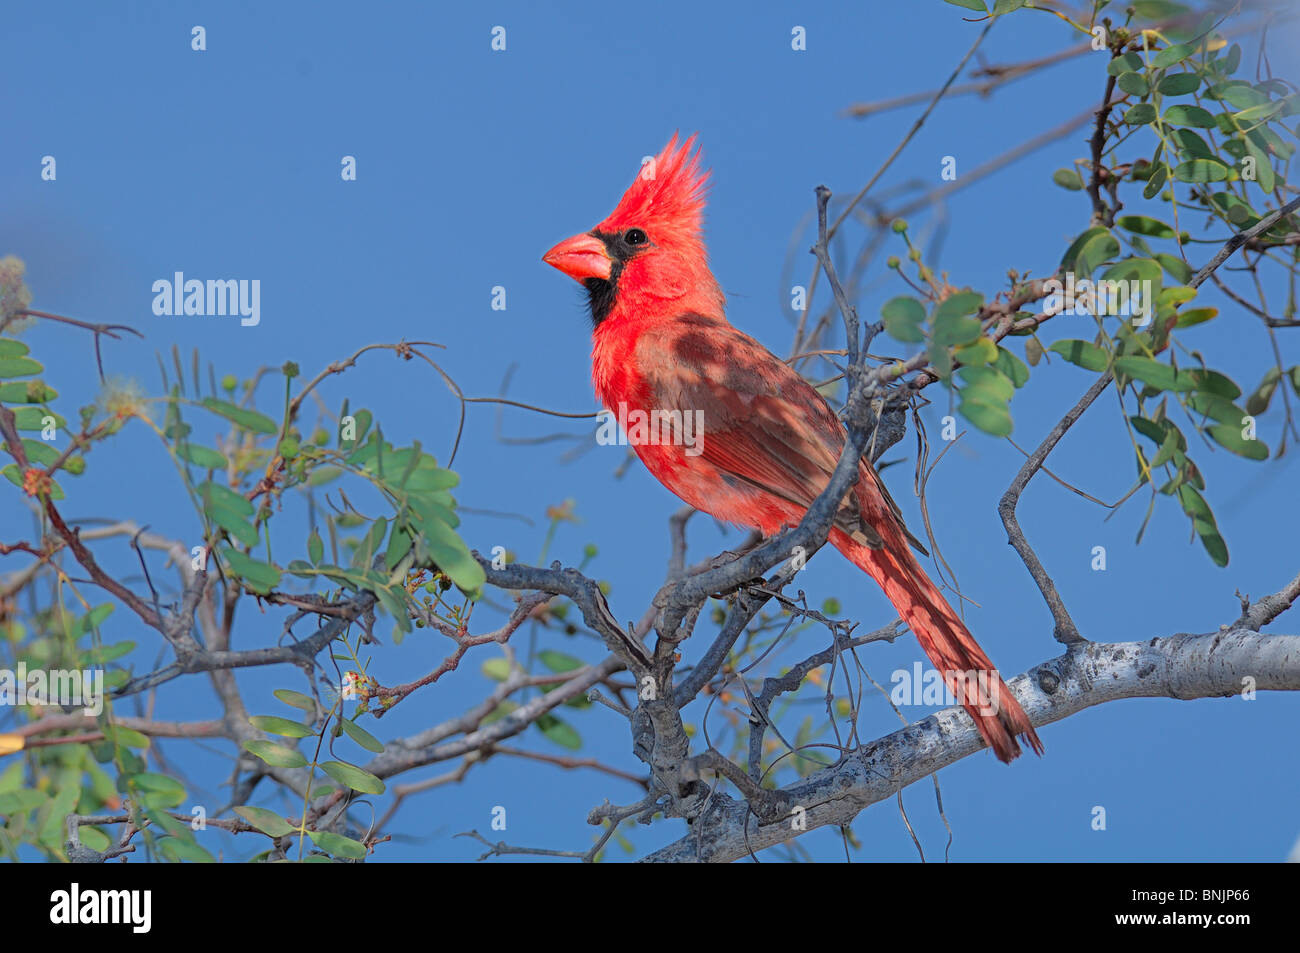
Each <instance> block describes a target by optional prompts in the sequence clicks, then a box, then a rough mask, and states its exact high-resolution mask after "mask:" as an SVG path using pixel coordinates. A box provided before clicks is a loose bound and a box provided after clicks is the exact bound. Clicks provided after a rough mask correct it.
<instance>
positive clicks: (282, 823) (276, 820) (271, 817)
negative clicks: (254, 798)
mask: <svg viewBox="0 0 1300 953" xmlns="http://www.w3.org/2000/svg"><path fill="white" fill-rule="evenodd" d="M233 810H234V812H235V813H236V814H238V815H239V816H240V817H242V818H243V819H244V820H246V821H248V823H250V824H252V825H253V826H254V827H256V828H257V829H258V830H259V831H261V832H262V833H264V834H270V835H271V836H272V837H284V836H285V835H286V834H292V833H294V832H295V831H297V830H298V828H296V827H294V826H293V825H292V824H290V823H289V822H288V821H286V820H285V819H284V818H283V817H281V816H280V815H279V814H277V813H275V811H268V810H267V809H266V808H264V807H250V806H248V805H246V804H241V805H240V806H238V807H235V808H233Z"/></svg>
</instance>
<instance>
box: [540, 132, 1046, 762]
mask: <svg viewBox="0 0 1300 953" xmlns="http://www.w3.org/2000/svg"><path fill="white" fill-rule="evenodd" d="M694 145H695V137H694V136H692V137H691V138H690V139H687V140H686V141H685V142H683V143H681V144H680V145H679V144H678V142H677V137H676V136H675V135H674V136H673V138H672V140H671V141H670V142H669V143H668V145H667V146H666V147H665V148H664V150H663V152H661V153H660V154H659V155H658V156H656V157H655V158H654V160H653V161H652V162H648V163H646V164H645V165H644V166H643V167H642V170H641V172H640V174H639V175H638V176H637V178H636V181H634V182H633V183H632V185H631V186H630V187H629V188H628V190H627V192H625V193H624V195H623V199H622V201H620V202H619V203H618V207H617V208H615V209H614V211H613V213H612V214H611V215H610V216H609V217H608V218H606V219H605V220H604V221H603V222H601V223H600V224H599V225H597V226H596V227H595V228H594V229H592V230H591V231H589V232H584V233H583V234H581V235H575V236H574V237H572V238H570V239H567V240H565V241H563V242H560V244H558V245H556V246H555V247H554V248H552V249H551V250H550V251H548V252H547V253H546V255H545V256H544V257H543V260H544V261H545V262H547V263H548V264H550V265H553V266H554V267H556V268H558V269H559V270H560V271H563V272H564V273H565V274H567V275H570V276H571V277H573V278H575V279H577V280H578V281H579V282H581V283H582V284H583V285H584V286H585V287H586V289H587V294H588V297H589V299H590V300H589V304H590V307H591V320H592V322H593V324H594V330H593V332H592V341H593V347H592V355H591V358H592V378H593V380H594V382H595V385H596V393H597V394H598V395H599V397H600V399H601V401H602V402H603V403H604V405H605V406H606V407H607V408H609V410H610V411H612V412H613V413H614V414H615V415H616V416H617V417H618V419H619V420H620V422H622V421H637V422H638V425H639V426H640V430H641V432H640V433H639V434H638V433H631V432H630V433H629V434H628V441H629V443H631V444H633V447H634V449H635V451H636V454H637V456H639V457H640V458H641V461H642V462H643V463H644V464H645V465H646V466H647V467H648V468H649V470H650V472H651V473H652V474H654V476H655V478H656V479H657V480H659V482H660V483H662V484H663V485H664V486H666V487H667V488H668V489H670V490H671V491H672V492H673V493H675V494H677V496H679V497H681V498H682V499H683V500H685V501H686V502H687V503H689V504H690V505H691V506H693V507H695V508H696V509H699V510H702V511H704V512H705V513H709V514H710V515H712V516H714V517H716V518H717V519H720V520H726V521H729V522H732V523H738V524H740V525H742V526H752V527H756V528H757V529H759V530H760V531H761V532H763V533H765V534H767V535H772V534H774V533H777V532H779V531H780V530H781V529H782V527H785V526H795V525H796V524H798V523H799V521H800V520H801V519H802V518H803V516H804V514H805V512H807V509H808V507H809V506H811V505H812V502H813V500H815V499H816V498H817V495H818V494H819V493H820V492H821V491H822V490H823V489H824V488H825V486H826V484H827V483H828V482H829V481H830V478H831V473H832V472H833V471H834V469H835V465H836V463H837V461H838V460H839V456H840V452H841V450H842V449H843V447H844V441H845V432H844V427H843V426H842V425H841V423H840V421H839V418H838V417H836V415H835V412H834V411H833V410H832V409H831V407H830V406H829V405H828V404H827V403H826V401H825V400H823V399H822V397H821V395H820V394H818V393H817V391H815V390H814V389H813V388H812V387H811V386H810V385H809V384H808V383H807V382H806V381H805V380H804V379H803V378H802V377H800V376H799V374H798V373H796V372H795V371H794V370H792V369H791V368H790V366H789V365H788V364H786V363H785V362H783V361H781V360H780V359H778V358H777V357H776V356H775V355H773V354H772V353H771V352H770V351H769V350H767V348H765V347H763V345H761V344H759V343H758V342H757V341H755V340H754V339H753V338H751V337H750V336H749V335H747V334H744V333H742V332H740V331H738V330H736V328H734V327H732V326H731V324H730V323H729V322H728V321H727V318H726V316H725V314H724V312H723V304H724V300H725V299H724V297H723V294H722V290H721V289H720V288H719V287H718V283H717V281H716V280H715V279H714V277H713V274H712V273H711V272H710V271H709V265H708V257H707V253H706V252H705V248H704V241H703V239H702V238H701V235H700V225H701V217H702V213H703V210H704V193H705V184H706V181H707V178H708V173H707V172H703V171H702V170H701V169H700V162H699V154H698V153H695V154H694V155H692V150H693V148H694ZM647 421H648V422H650V427H649V429H648V430H647V428H646V426H645V424H646V422H647ZM696 421H698V422H699V423H700V424H702V426H692V424H693V423H694V422H696ZM655 424H658V425H659V426H658V427H656V426H655ZM909 541H913V542H914V540H912V537H911V534H910V533H909V532H908V531H907V529H906V527H904V526H903V522H902V519H901V517H900V515H899V511H898V507H897V506H896V505H895V504H894V501H893V500H892V499H890V497H889V494H888V492H887V491H886V490H885V487H884V485H883V484H882V483H881V482H880V479H879V477H877V476H876V472H875V470H874V469H872V467H871V464H870V463H868V462H867V461H866V460H863V461H862V464H861V472H860V476H859V479H858V482H857V484H856V485H855V487H854V488H853V490H852V491H850V493H849V494H848V496H847V498H846V499H845V501H844V503H843V505H842V506H841V509H840V511H839V513H838V514H837V516H836V521H835V524H834V526H833V528H832V529H831V532H830V542H831V543H832V545H834V546H835V548H836V549H838V550H839V551H840V552H841V553H843V554H844V555H845V556H847V557H848V558H849V559H850V560H852V562H853V563H854V564H855V565H857V566H858V567H859V568H861V569H862V570H864V571H865V572H866V573H867V574H868V575H870V576H871V577H872V578H873V579H875V580H876V582H877V583H879V584H880V587H881V588H882V589H883V590H884V591H885V595H886V596H888V597H889V601H890V602H892V603H893V604H894V608H895V609H897V610H898V613H899V615H900V616H902V618H903V619H904V621H906V622H907V624H908V625H909V626H910V627H911V629H912V631H913V632H915V633H916V637H917V640H918V641H919V642H920V643H921V648H923V649H924V650H925V654H926V655H928V656H929V658H930V661H931V662H932V663H933V664H934V666H935V668H937V669H938V670H939V671H940V672H942V673H943V676H944V680H945V682H946V683H947V685H948V686H949V688H951V689H952V691H953V693H954V694H955V695H956V697H957V698H959V699H961V700H962V703H963V705H964V706H965V708H966V711H968V712H969V713H970V715H971V717H972V718H974V719H975V724H976V726H977V727H978V728H979V731H980V734H981V735H983V736H984V740H985V741H986V742H987V743H988V744H989V745H990V746H992V748H993V750H994V752H995V753H996V754H997V756H998V758H999V759H1000V760H1002V761H1010V760H1012V759H1013V758H1015V757H1016V756H1017V755H1019V754H1020V745H1019V744H1018V743H1017V741H1016V735H1022V736H1023V737H1024V739H1025V740H1026V742H1027V743H1028V744H1029V745H1030V746H1032V747H1033V749H1034V751H1036V752H1038V753H1039V754H1041V753H1042V751H1043V746H1042V743H1041V742H1040V741H1039V740H1038V736H1037V735H1036V734H1035V733H1034V729H1033V726H1032V725H1031V724H1030V723H1029V719H1028V718H1027V717H1026V716H1025V713H1024V710H1023V709H1022V708H1021V707H1020V704H1019V702H1017V701H1016V698H1015V696H1014V695H1013V694H1012V693H1011V691H1010V690H1009V689H1008V688H1007V686H1006V684H1005V683H1004V682H1003V681H1002V679H1001V677H1000V676H999V675H998V674H997V671H996V670H995V669H994V668H993V663H992V662H991V661H989V658H988V656H987V655H985V654H984V651H983V650H982V649H981V648H980V647H979V645H978V644H977V643H976V641H975V639H974V637H973V636H972V635H971V634H970V632H969V631H968V630H967V628H966V626H965V625H964V624H963V623H962V621H961V620H960V619H959V618H958V617H957V615H956V613H954V612H953V611H952V608H951V607H950V606H949V605H948V603H947V602H945V601H944V598H943V596H942V595H941V594H940V592H939V590H938V588H937V587H936V586H935V584H934V583H933V582H931V581H930V579H929V577H928V576H926V574H925V572H924V571H923V570H922V569H921V566H920V564H919V563H918V562H917V561H916V557H915V556H913V555H912V551H911V549H910V548H909V546H908V543H909ZM923 551H924V550H923Z"/></svg>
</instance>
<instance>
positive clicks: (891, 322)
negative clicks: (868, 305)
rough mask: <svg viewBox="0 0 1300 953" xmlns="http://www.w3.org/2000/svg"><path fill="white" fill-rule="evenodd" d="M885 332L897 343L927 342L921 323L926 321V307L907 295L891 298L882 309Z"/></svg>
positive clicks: (881, 315)
mask: <svg viewBox="0 0 1300 953" xmlns="http://www.w3.org/2000/svg"><path fill="white" fill-rule="evenodd" d="M880 317H881V319H882V320H883V321H884V323H885V332H886V333H887V334H888V335H889V336H890V337H892V338H894V339H895V340H896V341H904V342H906V343H909V344H911V343H916V342H918V341H924V340H925V332H924V331H922V330H921V323H922V322H923V321H924V320H925V307H924V306H923V305H922V304H921V302H920V301H918V300H916V299H915V298H912V297H908V296H906V295H900V296H899V297H897V298H891V299H889V300H888V301H886V302H885V304H884V307H882V308H881V309H880Z"/></svg>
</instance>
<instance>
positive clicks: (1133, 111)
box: [1123, 103, 1158, 126]
mask: <svg viewBox="0 0 1300 953" xmlns="http://www.w3.org/2000/svg"><path fill="white" fill-rule="evenodd" d="M1157 115H1158V114H1157V113H1156V107H1155V106H1152V105H1151V104H1150V103H1138V104H1137V105H1135V106H1130V107H1129V108H1128V110H1127V111H1126V112H1125V113H1124V119H1123V121H1124V122H1125V123H1126V124H1128V125H1130V126H1143V125H1146V124H1147V123H1149V122H1154V121H1155V118H1156V116H1157Z"/></svg>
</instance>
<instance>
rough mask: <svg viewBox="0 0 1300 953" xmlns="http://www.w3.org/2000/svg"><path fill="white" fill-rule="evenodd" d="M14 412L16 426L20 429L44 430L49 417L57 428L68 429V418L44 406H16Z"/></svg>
mask: <svg viewBox="0 0 1300 953" xmlns="http://www.w3.org/2000/svg"><path fill="white" fill-rule="evenodd" d="M13 414H14V426H15V427H16V428H17V429H19V430H44V429H45V421H46V418H47V417H48V418H49V419H50V420H52V421H53V422H54V426H55V427H56V428H57V429H59V430H67V429H68V422H67V421H66V420H64V419H63V418H62V417H61V416H59V415H58V414H56V413H54V412H53V411H51V410H46V409H45V408H44V407H15V408H13Z"/></svg>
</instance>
